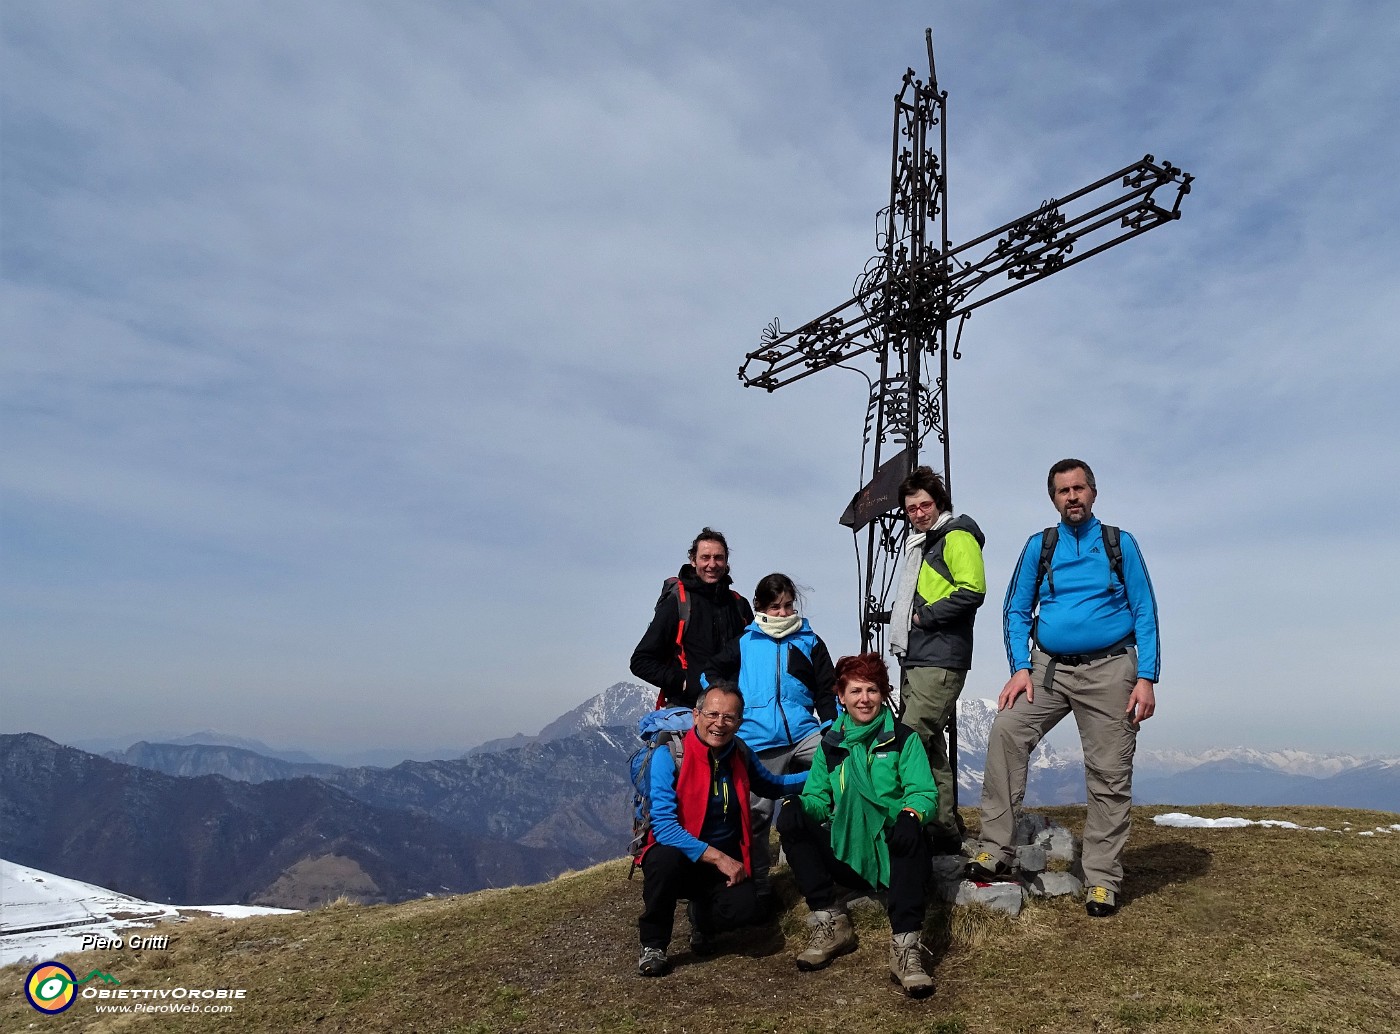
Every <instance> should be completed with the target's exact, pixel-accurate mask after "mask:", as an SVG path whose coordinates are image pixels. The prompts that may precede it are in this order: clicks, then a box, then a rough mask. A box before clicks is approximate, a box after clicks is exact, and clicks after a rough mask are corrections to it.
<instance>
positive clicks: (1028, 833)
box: [1011, 812, 1050, 844]
mask: <svg viewBox="0 0 1400 1034" xmlns="http://www.w3.org/2000/svg"><path fill="white" fill-rule="evenodd" d="M1049 828H1050V820H1049V819H1047V818H1046V817H1045V816H1044V815H1036V814H1034V813H1033V812H1022V813H1021V814H1019V815H1017V816H1016V832H1015V833H1014V834H1013V835H1012V837H1011V842H1012V843H1013V844H1033V843H1035V841H1036V838H1037V837H1038V836H1040V834H1042V833H1044V832H1045V831H1046V830H1047V829H1049Z"/></svg>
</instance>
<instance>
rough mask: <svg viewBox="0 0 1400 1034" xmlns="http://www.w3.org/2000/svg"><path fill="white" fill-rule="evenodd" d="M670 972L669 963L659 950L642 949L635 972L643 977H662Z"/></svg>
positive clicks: (664, 954)
mask: <svg viewBox="0 0 1400 1034" xmlns="http://www.w3.org/2000/svg"><path fill="white" fill-rule="evenodd" d="M670 971H671V963H670V961H669V960H667V958H666V953H665V952H664V951H662V950H661V949H660V948H643V949H642V957H641V958H639V959H638V960H637V972H638V973H640V974H641V975H642V976H644V977H664V976H665V975H666V974H667V973H669V972H670Z"/></svg>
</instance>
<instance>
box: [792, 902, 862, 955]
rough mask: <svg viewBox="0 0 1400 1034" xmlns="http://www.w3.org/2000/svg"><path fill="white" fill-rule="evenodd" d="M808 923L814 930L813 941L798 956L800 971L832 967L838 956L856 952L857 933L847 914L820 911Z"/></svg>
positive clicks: (831, 910) (814, 913) (828, 910)
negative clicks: (832, 961) (832, 962)
mask: <svg viewBox="0 0 1400 1034" xmlns="http://www.w3.org/2000/svg"><path fill="white" fill-rule="evenodd" d="M807 923H808V925H809V926H811V928H812V939H811V941H809V942H808V944H807V947H806V949H804V950H803V952H802V954H800V955H798V956H797V968H798V969H805V970H813V969H821V968H822V967H823V966H829V965H831V960H832V959H834V958H836V957H837V956H838V955H845V954H846V953H847V952H848V951H855V950H856V931H855V928H854V927H853V926H851V917H850V916H849V915H848V914H847V913H845V912H837V911H835V910H834V909H820V910H818V911H816V912H813V913H812V918H811V919H809V920H807Z"/></svg>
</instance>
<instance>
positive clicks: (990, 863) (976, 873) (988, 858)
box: [967, 851, 1011, 883]
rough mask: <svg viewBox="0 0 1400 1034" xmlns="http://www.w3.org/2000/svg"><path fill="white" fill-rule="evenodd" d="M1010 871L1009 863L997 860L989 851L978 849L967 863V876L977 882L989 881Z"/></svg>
mask: <svg viewBox="0 0 1400 1034" xmlns="http://www.w3.org/2000/svg"><path fill="white" fill-rule="evenodd" d="M1010 872H1011V866H1010V864H1008V863H1007V862H1002V861H998V860H997V858H996V857H995V856H994V855H993V854H992V853H991V852H990V851H978V852H977V854H976V855H974V856H973V859H972V861H970V862H968V863H967V878H968V879H969V880H976V881H978V882H979V883H991V882H992V881H993V880H998V879H1001V877H1003V876H1005V875H1007V874H1008V873H1010Z"/></svg>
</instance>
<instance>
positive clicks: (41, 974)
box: [24, 962, 121, 1014]
mask: <svg viewBox="0 0 1400 1034" xmlns="http://www.w3.org/2000/svg"><path fill="white" fill-rule="evenodd" d="M96 979H100V980H101V981H102V982H103V983H104V984H120V983H121V981H120V980H118V979H117V978H116V977H114V976H112V974H110V973H104V972H102V971H101V970H100V969H94V970H93V971H92V972H91V973H89V974H88V975H87V976H85V977H83V979H81V980H79V979H78V978H77V977H76V976H75V975H74V973H73V971H72V970H71V969H69V968H68V967H67V966H65V965H64V964H63V963H61V962H41V963H39V964H38V965H37V966H35V967H34V968H33V969H31V970H30V971H29V976H28V977H27V978H26V979H25V981H24V997H26V998H28V999H29V1004H30V1005H32V1006H34V1008H36V1009H38V1010H39V1011H40V1012H44V1013H50V1014H52V1013H58V1012H62V1011H63V1010H64V1009H66V1008H68V1007H69V1006H70V1005H72V1004H73V1002H74V1000H75V999H76V998H77V997H78V986H79V985H80V984H86V983H87V982H88V981H89V980H96Z"/></svg>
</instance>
